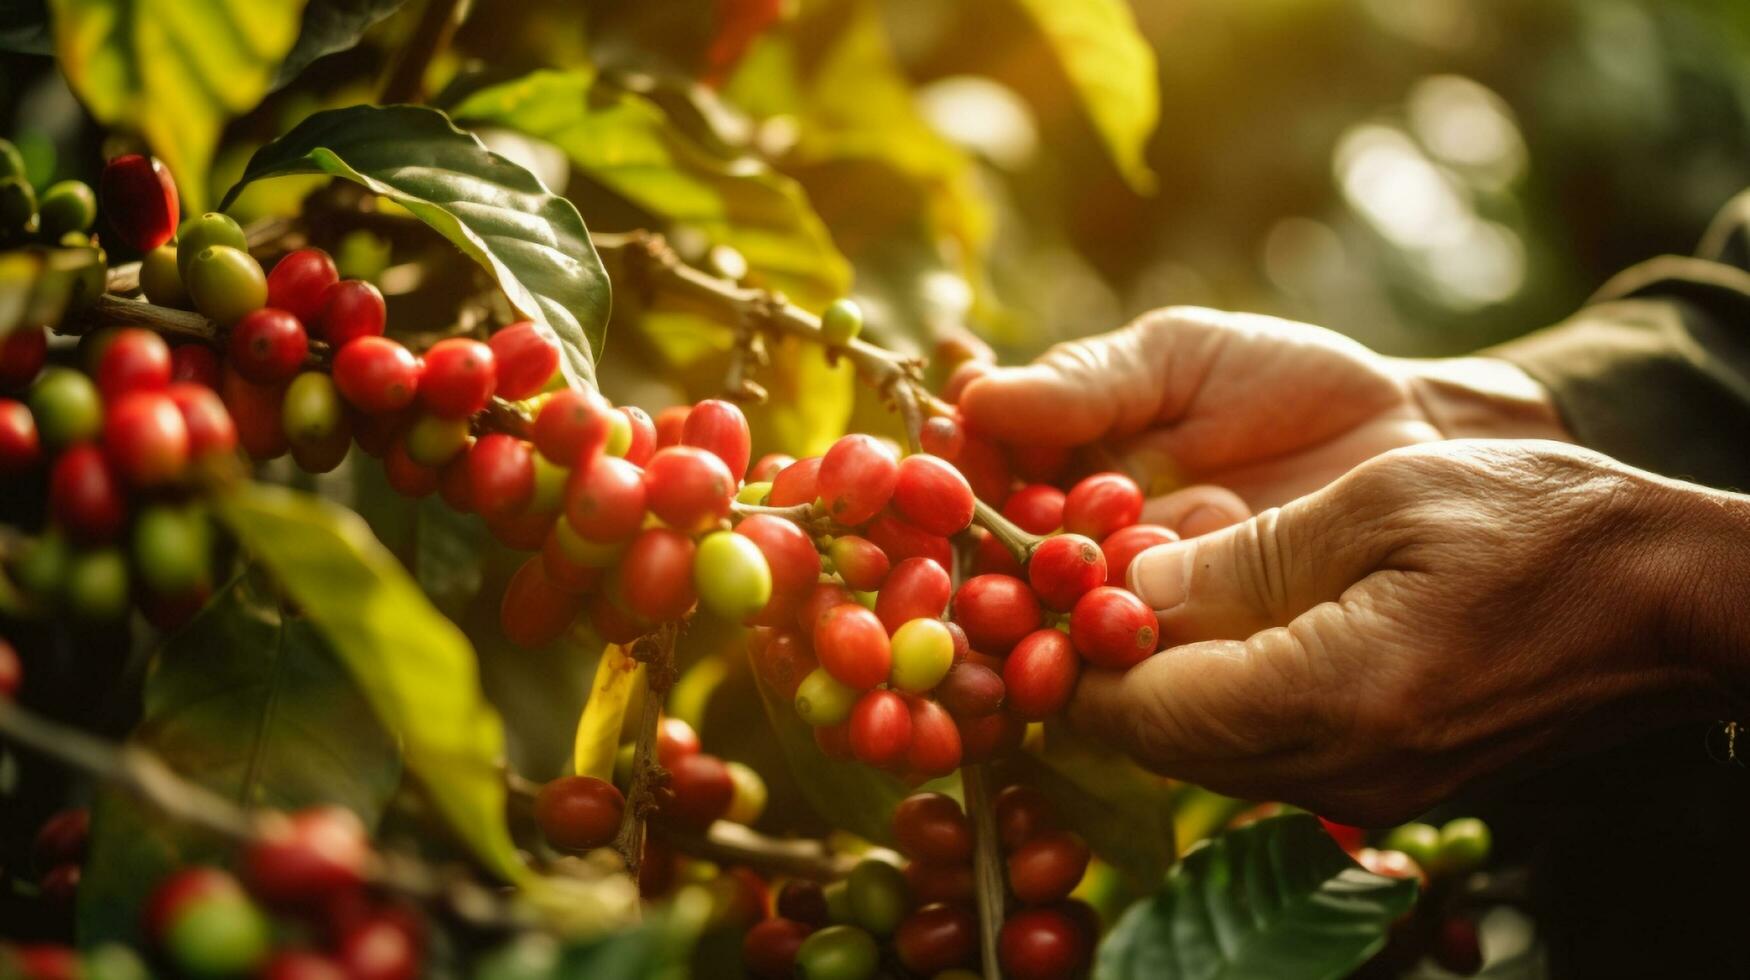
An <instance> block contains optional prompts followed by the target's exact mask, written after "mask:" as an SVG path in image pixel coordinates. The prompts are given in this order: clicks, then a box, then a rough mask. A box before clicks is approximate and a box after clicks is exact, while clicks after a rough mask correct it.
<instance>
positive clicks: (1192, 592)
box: [1129, 482, 1393, 646]
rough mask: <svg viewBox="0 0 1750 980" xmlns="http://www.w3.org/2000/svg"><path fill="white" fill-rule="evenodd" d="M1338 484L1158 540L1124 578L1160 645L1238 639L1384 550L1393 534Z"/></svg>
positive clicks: (1343, 585)
mask: <svg viewBox="0 0 1750 980" xmlns="http://www.w3.org/2000/svg"><path fill="white" fill-rule="evenodd" d="M1364 509H1365V510H1371V509H1372V508H1368V507H1366V505H1365V503H1363V502H1359V501H1357V500H1356V499H1355V495H1354V494H1350V493H1346V492H1345V491H1344V489H1343V484H1342V483H1341V482H1339V483H1337V484H1333V485H1331V486H1329V487H1326V488H1325V489H1323V490H1321V491H1319V492H1318V493H1315V494H1312V495H1310V496H1307V497H1301V498H1299V499H1297V500H1295V501H1293V502H1291V503H1289V504H1287V505H1286V506H1284V507H1279V508H1272V509H1270V510H1267V511H1264V512H1263V513H1261V514H1258V515H1257V516H1255V517H1253V518H1251V519H1250V520H1246V521H1242V522H1240V523H1238V524H1235V525H1233V526H1231V527H1227V528H1224V529H1222V530H1219V531H1215V532H1213V533H1210V534H1205V535H1202V536H1200V537H1194V538H1187V539H1185V540H1183V541H1176V542H1172V543H1170V544H1163V545H1157V546H1156V547H1153V548H1150V549H1149V550H1147V551H1144V552H1143V553H1142V554H1140V555H1138V556H1136V559H1135V560H1134V561H1132V562H1131V564H1130V575H1129V584H1130V588H1131V590H1132V591H1134V592H1135V593H1136V594H1137V595H1138V596H1140V597H1141V598H1142V600H1143V601H1144V602H1146V603H1148V604H1149V605H1150V606H1151V607H1152V608H1154V609H1155V611H1156V616H1157V617H1158V618H1159V620H1160V627H1161V636H1162V639H1163V640H1164V641H1165V645H1168V646H1173V645H1177V644H1182V643H1191V642H1196V641H1199V640H1217V639H1220V640H1243V639H1245V638H1247V637H1249V636H1251V635H1252V634H1254V633H1257V632H1259V631H1260V630H1265V629H1269V628H1270V627H1272V626H1285V625H1287V624H1288V622H1289V621H1290V620H1292V619H1294V618H1295V617H1296V616H1299V615H1300V614H1301V613H1303V612H1305V611H1306V610H1308V609H1311V608H1312V607H1313V606H1316V605H1318V604H1319V603H1321V602H1329V601H1332V600H1335V599H1337V598H1338V597H1340V596H1341V595H1342V594H1343V591H1344V590H1345V589H1347V588H1349V587H1350V586H1351V585H1354V584H1355V583H1356V582H1358V581H1360V580H1361V579H1363V578H1365V577H1366V576H1367V575H1368V573H1370V572H1372V571H1373V570H1374V569H1375V568H1376V567H1377V566H1378V565H1379V563H1380V562H1381V561H1382V560H1383V559H1384V558H1385V557H1386V556H1387V555H1389V554H1390V553H1391V550H1392V547H1393V545H1392V543H1391V542H1392V540H1393V538H1392V536H1390V535H1388V533H1387V532H1386V531H1385V530H1384V529H1383V528H1382V527H1381V522H1378V521H1375V520H1372V519H1371V518H1370V516H1369V515H1368V514H1367V513H1365V512H1363V510H1364Z"/></svg>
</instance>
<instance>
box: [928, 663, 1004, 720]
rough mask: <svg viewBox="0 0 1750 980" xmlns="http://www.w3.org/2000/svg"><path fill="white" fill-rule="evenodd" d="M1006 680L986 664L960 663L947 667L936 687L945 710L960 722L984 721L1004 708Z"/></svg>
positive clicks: (937, 694)
mask: <svg viewBox="0 0 1750 980" xmlns="http://www.w3.org/2000/svg"><path fill="white" fill-rule="evenodd" d="M1003 694H1004V690H1003V679H1002V677H1001V676H999V675H998V674H997V672H996V671H994V670H991V669H990V668H989V667H986V666H984V665H983V664H975V663H970V662H968V663H961V664H955V665H954V666H952V667H950V668H948V673H947V676H945V677H943V678H942V683H940V684H938V685H937V686H936V698H937V700H939V701H941V702H942V707H944V708H947V709H948V712H949V713H950V714H952V715H953V716H954V717H956V718H959V719H966V718H983V717H984V716H985V715H988V714H991V713H992V712H995V711H996V710H998V709H1000V708H1001V707H1002V706H1003Z"/></svg>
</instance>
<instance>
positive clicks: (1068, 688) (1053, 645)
mask: <svg viewBox="0 0 1750 980" xmlns="http://www.w3.org/2000/svg"><path fill="white" fill-rule="evenodd" d="M1080 670H1081V661H1080V660H1078V659H1077V658H1076V652H1075V648H1074V647H1072V646H1071V645H1070V642H1069V637H1067V636H1064V635H1063V632H1062V631H1061V630H1054V629H1042V630H1038V631H1035V632H1033V633H1029V634H1027V636H1026V638H1025V639H1023V640H1021V642H1020V643H1017V644H1015V649H1014V650H1013V651H1011V652H1010V653H1009V659H1008V660H1007V661H1005V662H1004V663H1003V690H1004V694H1005V697H1006V699H1007V707H1008V710H1009V711H1010V713H1012V714H1014V715H1015V716H1016V717H1018V718H1024V719H1026V720H1027V721H1043V720H1044V719H1046V718H1049V717H1051V716H1052V715H1055V714H1058V713H1059V712H1061V711H1063V709H1064V706H1065V705H1067V704H1069V696H1070V693H1071V692H1073V691H1074V690H1075V686H1076V675H1077V674H1078V673H1080Z"/></svg>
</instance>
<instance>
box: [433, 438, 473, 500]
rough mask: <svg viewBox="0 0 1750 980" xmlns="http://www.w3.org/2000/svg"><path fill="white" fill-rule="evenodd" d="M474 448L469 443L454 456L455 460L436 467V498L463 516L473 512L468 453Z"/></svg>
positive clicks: (471, 443)
mask: <svg viewBox="0 0 1750 980" xmlns="http://www.w3.org/2000/svg"><path fill="white" fill-rule="evenodd" d="M473 448H474V443H473V442H472V441H470V442H469V443H468V448H467V449H464V450H462V451H461V452H459V453H457V454H456V458H455V459H452V460H450V461H449V462H447V463H445V464H444V465H442V466H440V467H438V496H439V497H442V498H443V501H444V503H446V504H449V505H450V508H451V509H452V510H456V511H459V512H461V513H463V514H471V513H473V512H474V491H473V490H472V489H471V488H470V486H469V483H468V452H469V450H472V449H473Z"/></svg>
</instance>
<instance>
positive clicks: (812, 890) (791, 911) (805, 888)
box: [777, 878, 829, 928]
mask: <svg viewBox="0 0 1750 980" xmlns="http://www.w3.org/2000/svg"><path fill="white" fill-rule="evenodd" d="M777 912H778V914H779V915H780V916H783V917H784V918H786V919H790V920H792V921H795V922H799V923H802V924H803V925H806V926H812V927H815V928H818V927H820V926H824V925H826V923H827V921H828V919H827V916H828V914H829V912H828V909H827V904H826V891H825V889H823V888H821V887H820V884H819V882H814V881H809V880H808V879H807V878H791V879H790V880H789V881H786V882H784V885H783V887H782V888H779V889H778V902H777Z"/></svg>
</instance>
